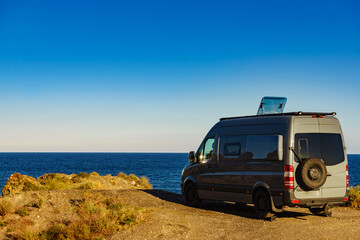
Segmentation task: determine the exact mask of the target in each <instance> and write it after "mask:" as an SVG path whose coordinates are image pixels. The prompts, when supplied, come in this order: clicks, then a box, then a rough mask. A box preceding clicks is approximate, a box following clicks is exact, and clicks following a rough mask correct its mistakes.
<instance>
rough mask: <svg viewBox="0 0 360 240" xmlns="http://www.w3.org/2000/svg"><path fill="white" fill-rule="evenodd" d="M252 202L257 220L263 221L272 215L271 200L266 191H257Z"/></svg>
mask: <svg viewBox="0 0 360 240" xmlns="http://www.w3.org/2000/svg"><path fill="white" fill-rule="evenodd" d="M253 201H254V208H255V212H256V214H257V215H258V216H259V218H262V219H265V218H269V217H271V216H273V215H274V214H273V213H272V210H271V199H270V196H269V194H268V192H267V191H266V190H264V189H259V190H257V191H256V192H255V193H254V196H253Z"/></svg>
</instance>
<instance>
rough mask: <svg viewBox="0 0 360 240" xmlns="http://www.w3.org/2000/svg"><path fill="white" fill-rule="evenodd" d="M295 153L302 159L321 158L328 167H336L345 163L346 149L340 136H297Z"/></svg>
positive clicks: (318, 134)
mask: <svg viewBox="0 0 360 240" xmlns="http://www.w3.org/2000/svg"><path fill="white" fill-rule="evenodd" d="M295 151H296V152H297V153H298V155H299V156H300V158H302V159H303V158H321V159H323V160H324V163H325V165H326V166H332V165H336V164H339V163H341V162H343V161H344V147H343V144H342V139H341V135H340V134H334V133H298V134H295Z"/></svg>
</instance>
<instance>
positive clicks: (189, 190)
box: [185, 183, 201, 207]
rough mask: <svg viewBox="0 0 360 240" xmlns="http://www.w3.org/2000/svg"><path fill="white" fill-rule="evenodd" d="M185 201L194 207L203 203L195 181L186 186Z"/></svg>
mask: <svg viewBox="0 0 360 240" xmlns="http://www.w3.org/2000/svg"><path fill="white" fill-rule="evenodd" d="M185 202H186V204H187V205H189V206H192V207H197V206H199V205H200V204H201V200H200V198H199V196H198V194H197V191H196V187H195V185H194V184H193V183H189V184H187V185H186V187H185Z"/></svg>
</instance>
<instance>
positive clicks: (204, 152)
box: [196, 138, 215, 162]
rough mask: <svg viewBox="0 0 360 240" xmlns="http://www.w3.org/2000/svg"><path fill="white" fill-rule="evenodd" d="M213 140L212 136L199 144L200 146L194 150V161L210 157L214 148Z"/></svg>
mask: <svg viewBox="0 0 360 240" xmlns="http://www.w3.org/2000/svg"><path fill="white" fill-rule="evenodd" d="M214 142H215V139H214V138H208V139H207V140H206V141H205V142H203V143H202V144H201V146H200V147H199V149H198V150H197V152H196V162H203V161H207V160H209V159H210V158H211V155H212V153H213V150H214Z"/></svg>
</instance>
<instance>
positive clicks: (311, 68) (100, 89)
mask: <svg viewBox="0 0 360 240" xmlns="http://www.w3.org/2000/svg"><path fill="white" fill-rule="evenodd" d="M359 92H360V2H359V1H134V0H132V1H57V2H56V1H1V0H0V112H1V114H0V116H1V118H0V119H1V120H0V123H1V124H0V151H2V152H6V151H10V152H12V151H20V152H21V151H110V152H123V151H126V152H188V151H190V150H195V149H196V148H197V147H198V145H199V143H200V141H201V140H202V139H203V137H204V135H205V134H206V133H207V131H208V130H209V128H210V127H211V126H212V125H213V124H215V123H216V122H217V121H218V119H219V118H220V117H224V116H238V115H250V114H255V113H256V111H257V107H258V104H259V102H260V99H261V98H262V97H263V96H266V95H270V96H285V97H287V98H288V102H287V106H286V109H285V110H286V111H297V110H303V111H336V112H337V113H338V118H339V119H340V121H341V123H342V126H343V131H344V134H345V141H346V144H347V146H348V152H349V153H360V140H359V136H360V124H359V123H360V105H359V103H360V93H359Z"/></svg>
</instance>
